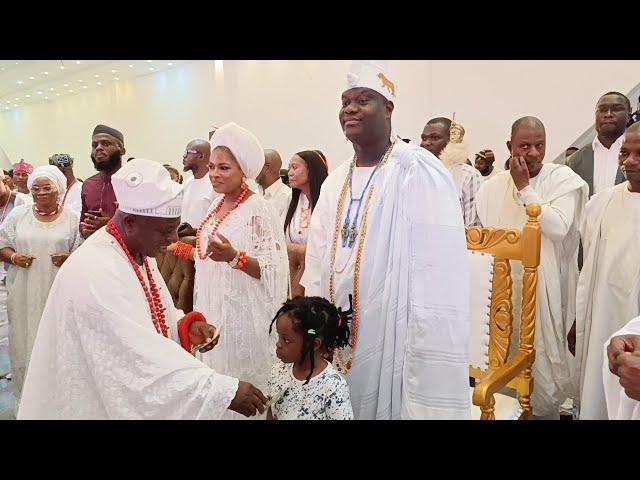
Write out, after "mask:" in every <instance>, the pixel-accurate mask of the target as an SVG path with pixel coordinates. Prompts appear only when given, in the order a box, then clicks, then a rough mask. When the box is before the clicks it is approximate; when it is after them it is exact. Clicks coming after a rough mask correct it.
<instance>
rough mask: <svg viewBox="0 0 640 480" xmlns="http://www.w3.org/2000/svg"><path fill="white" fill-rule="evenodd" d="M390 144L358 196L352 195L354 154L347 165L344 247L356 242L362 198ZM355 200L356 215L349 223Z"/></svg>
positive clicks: (355, 159)
mask: <svg viewBox="0 0 640 480" xmlns="http://www.w3.org/2000/svg"><path fill="white" fill-rule="evenodd" d="M392 146H393V142H392V143H391V144H389V147H387V149H386V150H385V152H384V153H383V154H382V156H381V157H380V159H379V160H378V162H377V163H376V167H375V168H374V169H373V172H371V175H369V179H368V180H367V183H366V184H365V186H364V188H363V189H362V193H360V197H359V198H354V197H353V170H354V169H355V167H356V162H357V157H356V156H355V155H354V156H353V161H352V162H351V166H350V167H349V175H348V176H347V181H348V183H349V207H347V208H348V210H347V217H346V218H345V219H344V225H342V248H345V247H347V246H348V247H349V248H353V244H354V243H355V242H356V237H357V236H358V230H359V228H358V227H359V226H358V218H359V216H360V207H361V206H362V199H363V198H364V196H365V194H366V193H367V190H368V188H369V184H370V183H371V180H372V179H373V177H374V176H375V174H376V173H377V172H378V169H379V168H380V165H382V160H383V159H384V158H385V156H386V155H387V153H389V152H390V151H391V147H392ZM356 202H357V203H358V208H357V209H356V216H355V218H354V219H353V223H351V206H352V205H353V204H354V203H356Z"/></svg>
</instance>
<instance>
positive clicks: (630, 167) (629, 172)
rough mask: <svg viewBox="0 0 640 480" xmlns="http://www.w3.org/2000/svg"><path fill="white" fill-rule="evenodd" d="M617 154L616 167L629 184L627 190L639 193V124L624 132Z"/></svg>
mask: <svg viewBox="0 0 640 480" xmlns="http://www.w3.org/2000/svg"><path fill="white" fill-rule="evenodd" d="M622 139H623V140H622V145H620V153H619V154H618V166H619V167H620V170H622V172H623V173H624V176H625V177H626V179H627V180H628V182H629V190H631V191H632V192H636V193H640V123H634V124H633V125H631V126H630V127H629V128H627V129H626V130H625V132H624V136H623V137H622Z"/></svg>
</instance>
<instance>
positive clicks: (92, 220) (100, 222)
mask: <svg viewBox="0 0 640 480" xmlns="http://www.w3.org/2000/svg"><path fill="white" fill-rule="evenodd" d="M99 212H100V215H93V214H92V213H85V214H84V220H83V221H82V223H81V224H80V228H81V233H82V226H83V225H84V227H85V230H86V231H87V233H88V234H89V235H91V234H92V233H93V232H95V231H96V230H100V229H101V228H102V227H104V226H105V225H106V224H107V223H108V222H109V220H111V217H109V216H107V215H106V214H104V213H103V212H102V209H100V210H99Z"/></svg>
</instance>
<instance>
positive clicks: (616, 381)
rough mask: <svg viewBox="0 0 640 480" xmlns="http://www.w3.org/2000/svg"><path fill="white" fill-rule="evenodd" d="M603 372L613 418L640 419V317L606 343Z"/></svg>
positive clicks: (608, 410)
mask: <svg viewBox="0 0 640 480" xmlns="http://www.w3.org/2000/svg"><path fill="white" fill-rule="evenodd" d="M604 348H605V352H604V355H603V356H604V364H603V365H602V375H603V377H604V378H603V381H604V392H605V397H606V401H607V412H608V415H609V420H640V317H636V318H634V319H633V320H631V321H630V322H629V323H628V324H627V325H625V326H624V327H623V328H622V329H621V330H619V331H617V332H616V333H614V334H613V336H612V337H611V338H610V339H609V340H607V342H606V343H605V346H604Z"/></svg>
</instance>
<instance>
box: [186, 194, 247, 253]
mask: <svg viewBox="0 0 640 480" xmlns="http://www.w3.org/2000/svg"><path fill="white" fill-rule="evenodd" d="M248 195H249V185H247V184H246V182H242V191H241V192H240V195H238V198H236V201H235V202H233V205H232V206H231V208H230V209H229V210H228V211H227V212H226V213H225V214H224V215H223V216H222V218H219V219H216V220H215V223H214V224H213V230H212V231H211V235H210V236H213V235H215V234H216V233H218V230H219V229H220V225H222V222H223V221H224V220H225V219H226V218H227V217H228V216H229V215H231V212H233V211H234V210H235V209H237V208H238V207H239V206H240V204H241V203H242V202H244V201H245V200H246V199H247V196H248ZM225 198H226V195H223V196H222V198H221V199H220V201H219V202H218V204H217V205H216V207H215V208H214V209H213V210H212V211H211V213H209V215H207V217H206V218H205V219H204V220H203V221H202V223H201V224H200V228H198V233H197V234H196V253H197V254H198V257H199V258H200V260H205V259H206V258H207V252H206V250H205V251H204V252H203V251H202V240H201V237H202V232H203V231H204V229H205V228H206V227H207V225H208V224H209V222H210V221H211V220H212V219H214V218H215V216H216V215H217V214H218V212H220V210H222V206H223V205H224V199H225Z"/></svg>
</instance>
